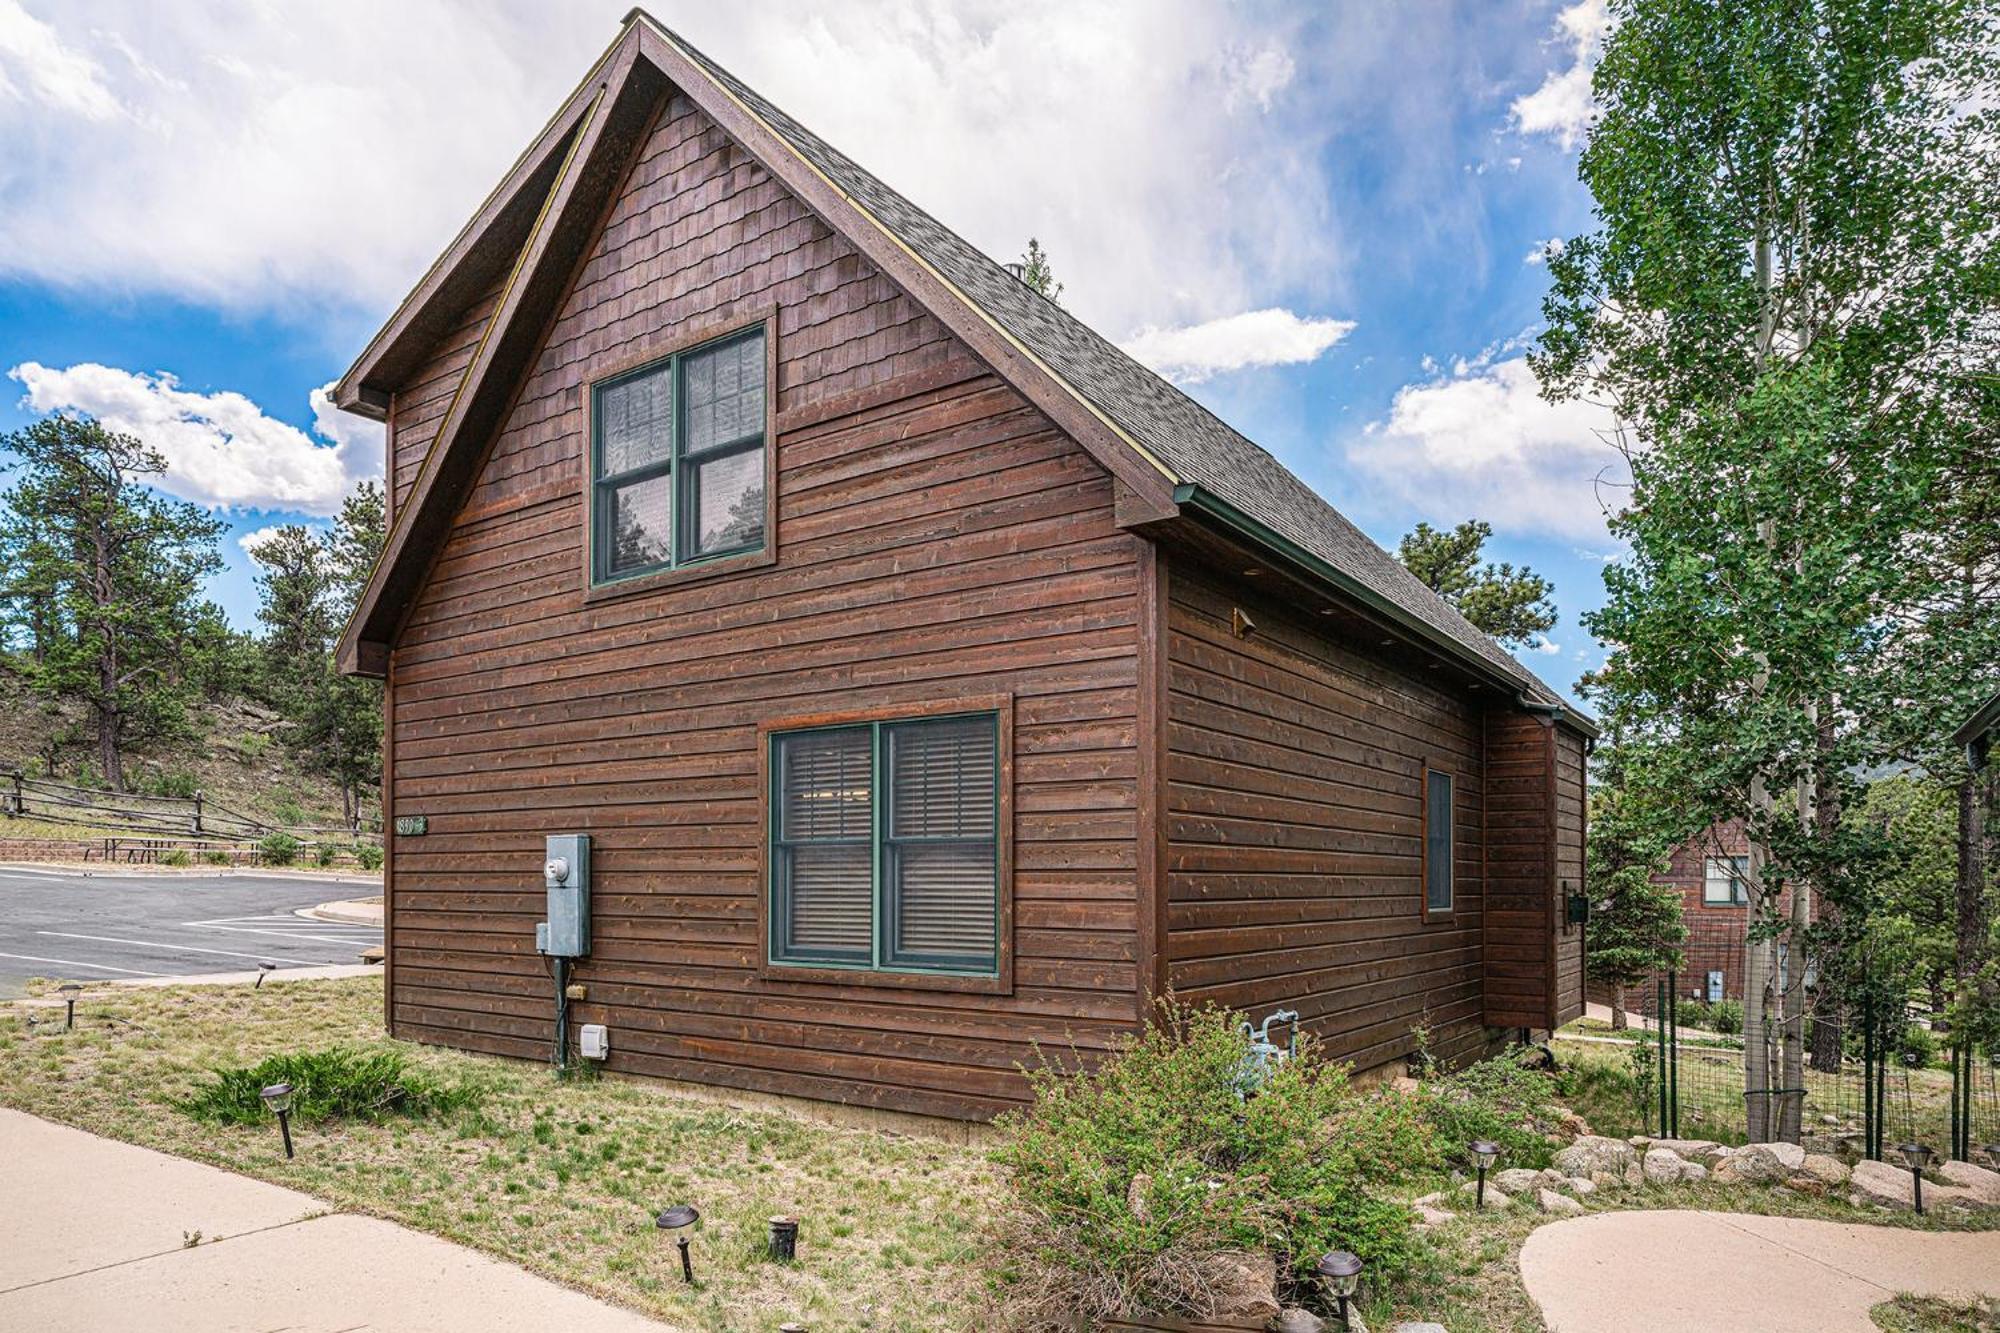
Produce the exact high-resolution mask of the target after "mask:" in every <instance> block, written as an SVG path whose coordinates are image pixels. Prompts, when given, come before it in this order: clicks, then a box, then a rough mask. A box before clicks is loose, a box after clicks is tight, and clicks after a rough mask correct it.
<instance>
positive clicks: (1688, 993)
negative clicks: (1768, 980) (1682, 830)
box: [1590, 819, 1750, 1014]
mask: <svg viewBox="0 0 2000 1333" xmlns="http://www.w3.org/2000/svg"><path fill="white" fill-rule="evenodd" d="M1749 851H1750V846H1749V841H1748V839H1746V838H1745V837H1744V833H1743V824H1742V822H1741V821H1740V820H1734V819H1732V820H1729V821H1727V822H1724V823H1720V824H1716V825H1714V826H1713V827H1711V828H1709V829H1707V830H1705V831H1703V832H1702V833H1701V834H1699V835H1697V836H1695V837H1693V838H1690V839H1688V840H1687V841H1686V842H1684V843H1682V844H1681V845H1680V846H1679V847H1676V848H1675V849H1674V854H1673V859H1672V860H1671V861H1670V862H1669V863H1668V866H1667V871H1666V873H1665V874H1663V875H1655V876H1654V877H1653V878H1654V881H1655V882H1656V883H1661V884H1672V885H1675V886H1676V887H1678V888H1679V889H1680V891H1681V917H1682V920H1684V921H1685V922H1686V923H1687V928H1688V940H1687V944H1686V945H1685V946H1684V948H1683V950H1682V952H1683V954H1684V955H1685V961H1684V962H1683V963H1682V964H1681V969H1680V973H1679V975H1678V979H1677V985H1676V988H1675V993H1676V995H1677V996H1678V997H1679V998H1681V999H1701V1000H1721V999H1728V1000H1740V999H1742V998H1743V936H1744V931H1745V929H1746V927H1747V926H1748V924H1749V920H1750V908H1749V903H1748V896H1747V891H1746V889H1745V886H1744V884H1743V881H1742V879H1741V875H1742V871H1743V867H1744V865H1745V864H1746V862H1747V861H1748V858H1749ZM1590 999H1591V1001H1592V1003H1595V1004H1609V1003H1610V1002H1611V995H1610V989H1609V988H1608V987H1605V986H1600V985H1597V984H1596V983H1592V985H1591V987H1590ZM1654 1001H1655V992H1654V989H1653V987H1652V985H1651V983H1644V982H1642V983H1641V984H1639V985H1636V986H1631V987H1628V988H1627V989H1626V992H1625V1007H1626V1009H1627V1010H1629V1011H1631V1012H1633V1013H1640V1014H1651V1013H1652V1012H1653V1011H1654V1008H1655V1003H1654Z"/></svg>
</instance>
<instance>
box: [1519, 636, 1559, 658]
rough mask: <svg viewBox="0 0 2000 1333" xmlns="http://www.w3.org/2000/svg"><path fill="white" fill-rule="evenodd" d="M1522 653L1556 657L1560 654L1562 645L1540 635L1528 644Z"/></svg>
mask: <svg viewBox="0 0 2000 1333" xmlns="http://www.w3.org/2000/svg"><path fill="white" fill-rule="evenodd" d="M1523 651H1526V652H1530V653H1542V654H1545V655H1547V656H1549V657H1556V656H1559V655H1560V654H1561V653H1562V645H1561V644H1559V643H1557V642H1556V641H1555V640H1554V639H1551V638H1550V637H1549V636H1548V635H1546V634H1542V635H1538V636H1537V637H1536V638H1535V639H1534V640H1533V641H1532V642H1530V643H1529V644H1528V645H1527V646H1526V648H1525V649H1524V650H1523Z"/></svg>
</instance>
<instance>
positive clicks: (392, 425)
mask: <svg viewBox="0 0 2000 1333" xmlns="http://www.w3.org/2000/svg"><path fill="white" fill-rule="evenodd" d="M504 282H505V279H504V278H503V279H501V280H498V281H496V282H494V284H493V286H492V287H491V288H490V289H488V290H487V291H486V292H485V294H483V295H482V296H481V297H480V298H479V299H478V300H477V301H474V302H473V303H472V305H471V306H470V307H468V308H467V310H466V311H465V313H464V314H463V315H461V316H460V317H459V319H458V321H457V322H456V324H455V325H454V326H453V328H452V330H451V332H450V333H448V334H446V335H445V336H444V337H443V338H441V339H439V340H438V344H437V346H436V347H435V348H434V349H433V350H432V352H431V354H430V356H429V357H428V358H426V359H425V361H424V363H423V365H422V366H421V367H420V368H418V370H417V371H416V372H415V373H414V374H413V375H411V376H410V378H409V380H408V381H407V382H406V383H404V384H403V385H402V386H401V387H400V388H398V389H397V390H396V395H395V400H394V403H393V405H392V406H391V407H390V409H389V486H388V496H389V505H390V512H391V514H392V515H393V514H396V513H400V512H401V511H402V508H403V503H404V501H406V500H407V499H409V495H410V488H411V487H413V486H415V485H416V484H417V474H418V473H419V472H421V471H423V466H424V458H425V456H426V455H427V454H429V452H430V447H431V441H433V440H435V439H436V438H437V433H438V429H439V428H440V427H441V426H443V425H444V416H445V413H446V412H448V411H449V410H450V409H451V400H452V395H454V394H456V393H457V392H458V386H459V382H460V381H461V380H463V379H464V378H465V368H466V367H467V366H469V365H471V364H472V354H473V352H474V351H475V350H477V348H478V346H479V339H480V335H482V334H484V333H485V332H486V325H487V321H489V320H490V319H492V317H493V311H494V308H495V307H496V306H498V305H499V304H500V292H501V288H502V286H503V284H504Z"/></svg>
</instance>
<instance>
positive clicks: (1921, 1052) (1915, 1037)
mask: <svg viewBox="0 0 2000 1333" xmlns="http://www.w3.org/2000/svg"><path fill="white" fill-rule="evenodd" d="M1937 1053H1938V1039H1937V1034H1935V1033H1933V1032H1932V1031H1931V1030H1930V1029H1929V1028H1927V1027H1922V1026H1920V1025H1918V1024H1916V1023H1910V1024H1908V1025H1906V1026H1905V1027H1904V1028H1903V1032H1902V1035H1901V1037H1900V1039H1899V1040H1898V1041H1897V1042H1896V1056H1897V1058H1898V1059H1900V1060H1901V1061H1902V1062H1903V1063H1905V1064H1911V1065H1914V1066H1915V1067H1917V1068H1919V1069H1923V1068H1926V1067H1928V1066H1930V1065H1934V1064H1936V1063H1937Z"/></svg>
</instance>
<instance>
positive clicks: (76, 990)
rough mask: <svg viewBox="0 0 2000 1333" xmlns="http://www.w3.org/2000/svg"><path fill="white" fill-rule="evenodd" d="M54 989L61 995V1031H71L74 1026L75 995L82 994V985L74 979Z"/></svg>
mask: <svg viewBox="0 0 2000 1333" xmlns="http://www.w3.org/2000/svg"><path fill="white" fill-rule="evenodd" d="M56 991H57V993H58V994H60V995H61V996H62V997H63V1031H64V1032H69V1031H72V1030H73V1029H74V1028H75V1027H76V997H77V996H79V995H81V994H83V987H82V986H81V985H79V984H78V983H76V982H74V981H65V982H64V983H63V984H62V985H60V986H58V987H56Z"/></svg>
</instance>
